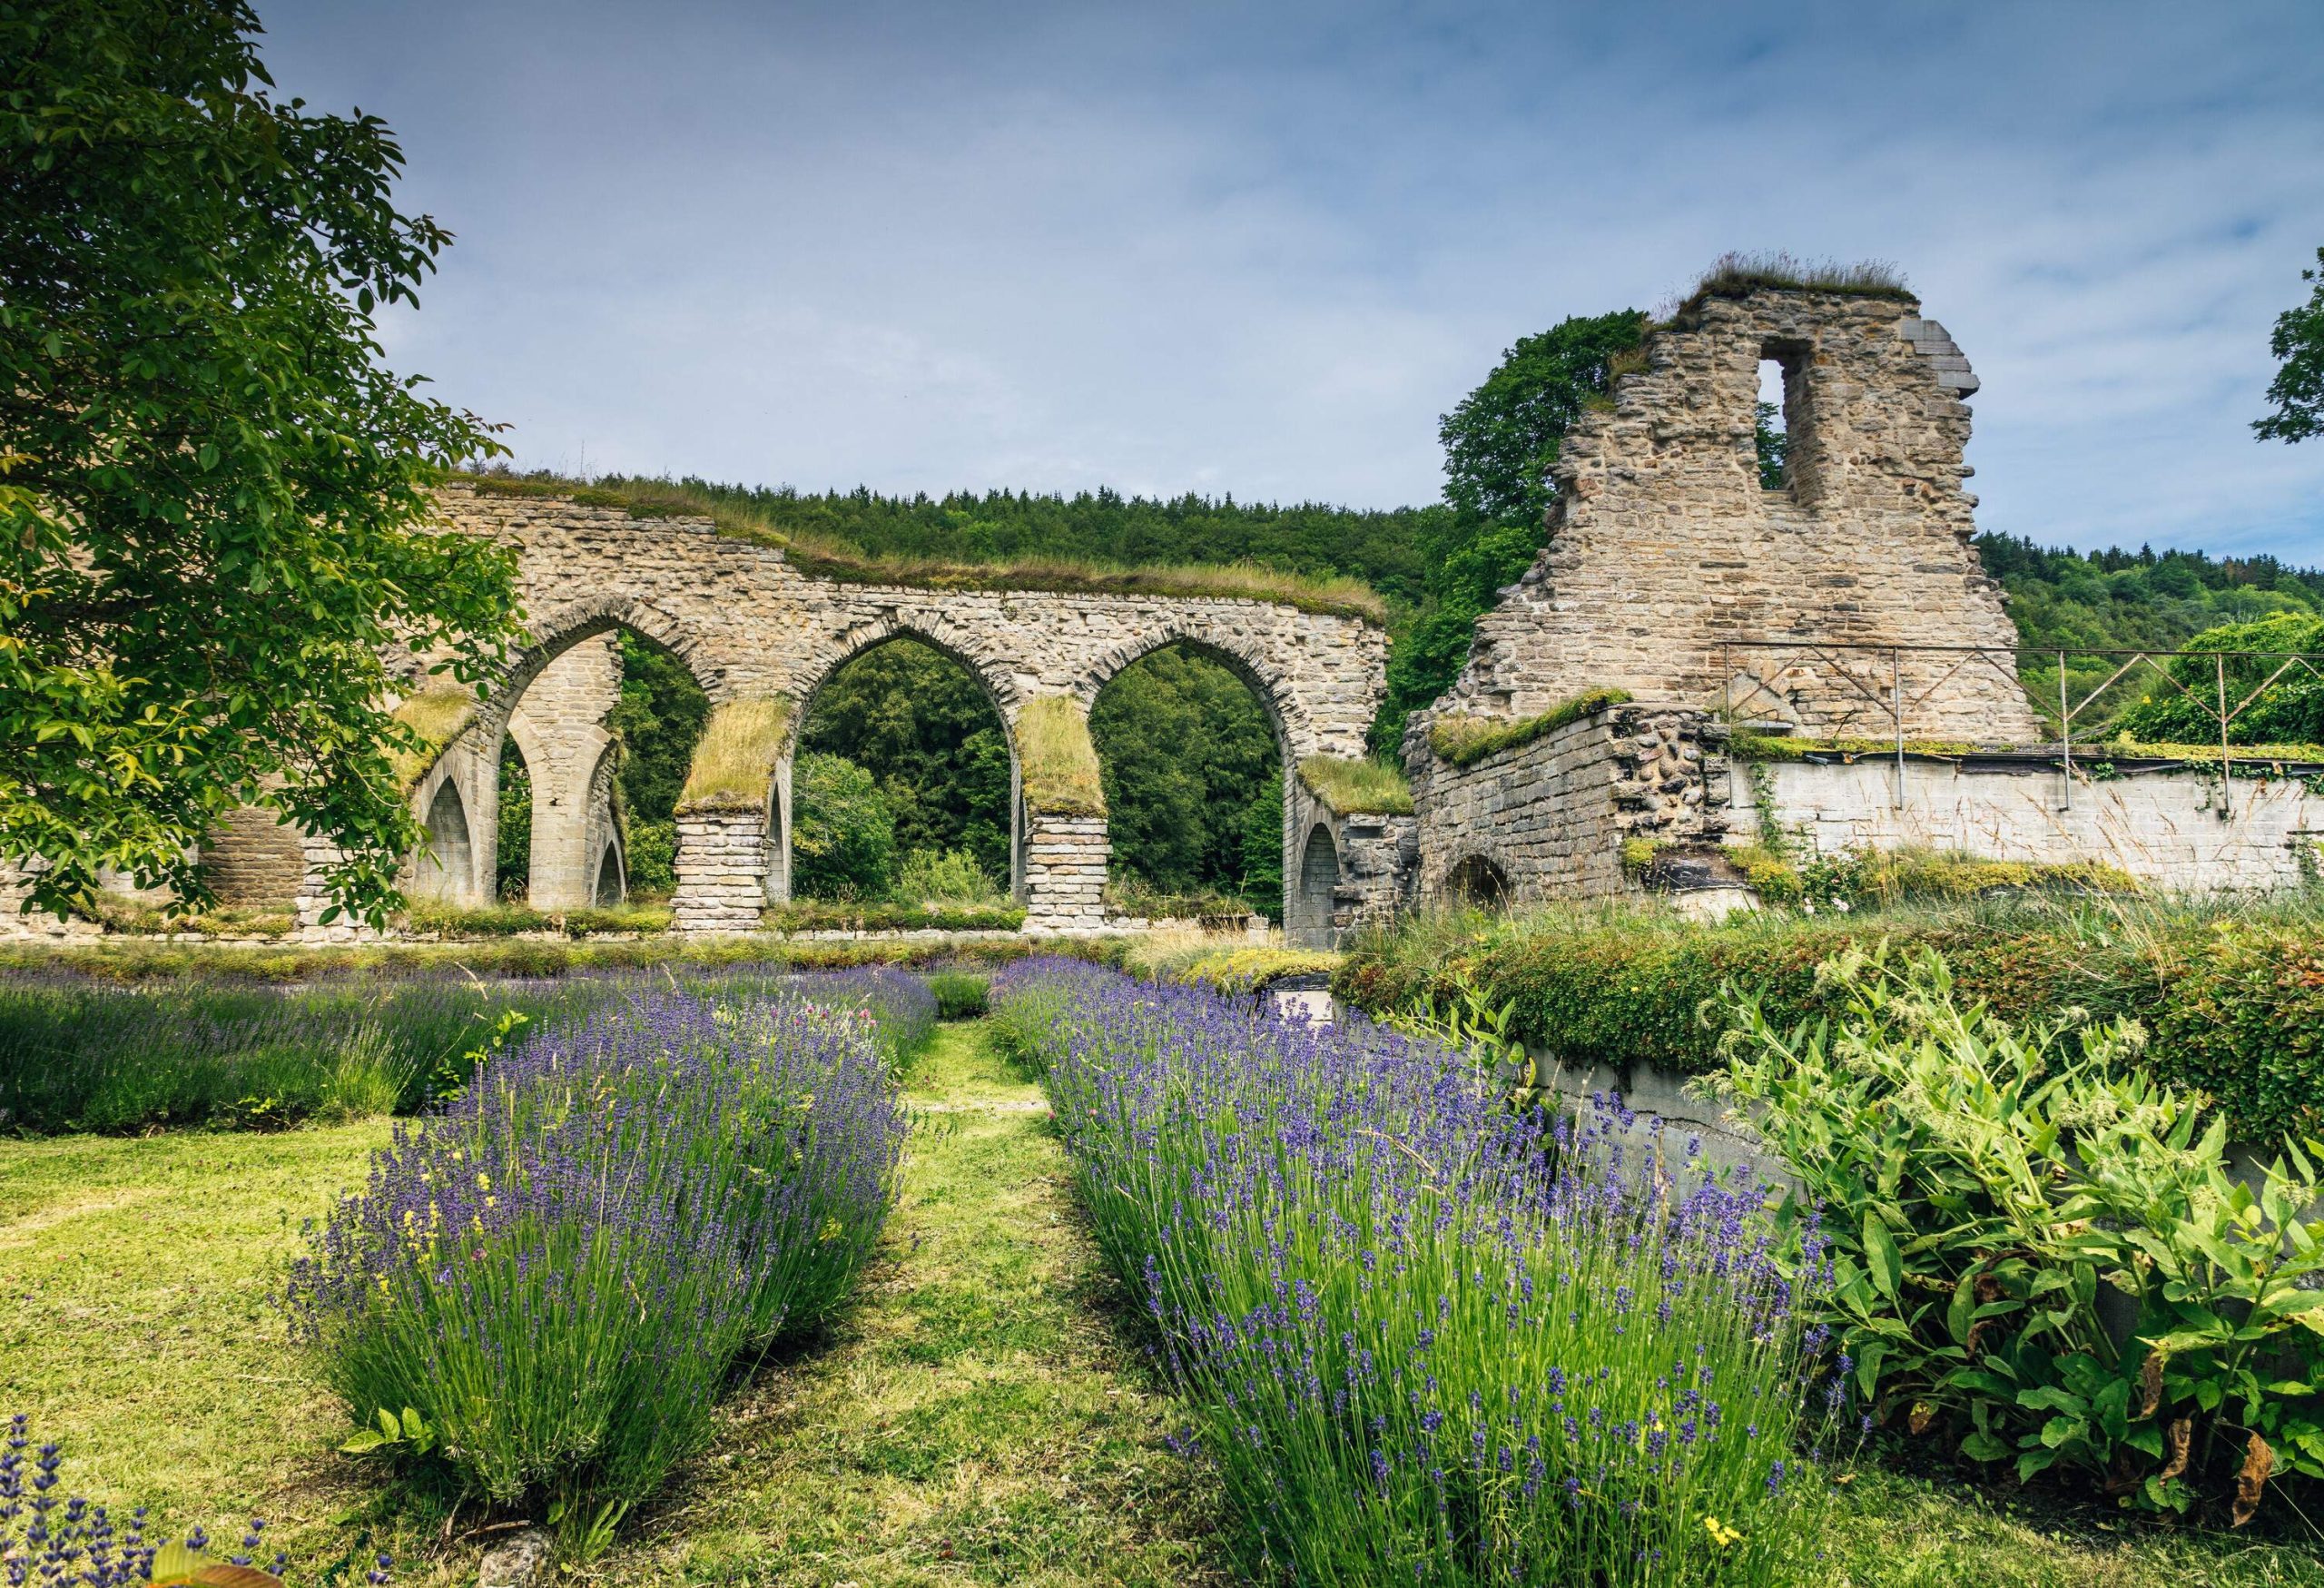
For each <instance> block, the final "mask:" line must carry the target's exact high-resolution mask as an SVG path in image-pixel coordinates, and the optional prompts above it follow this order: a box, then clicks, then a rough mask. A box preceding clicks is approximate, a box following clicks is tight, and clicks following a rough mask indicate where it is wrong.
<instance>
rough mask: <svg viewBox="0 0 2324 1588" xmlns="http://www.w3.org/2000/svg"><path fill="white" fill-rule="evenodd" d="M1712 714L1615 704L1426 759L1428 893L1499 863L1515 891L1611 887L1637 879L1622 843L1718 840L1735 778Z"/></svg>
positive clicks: (1419, 796) (1567, 893)
mask: <svg viewBox="0 0 2324 1588" xmlns="http://www.w3.org/2000/svg"><path fill="white" fill-rule="evenodd" d="M1722 736H1723V735H1721V734H1720V732H1719V730H1718V727H1717V725H1715V724H1714V722H1713V721H1712V719H1711V718H1710V716H1709V714H1708V713H1705V712H1700V711H1693V710H1688V709H1685V708H1682V707H1677V706H1670V705H1646V704H1638V705H1617V706H1610V707H1607V708H1605V709H1604V710H1601V711H1597V712H1593V713H1591V714H1590V715H1587V716H1584V717H1581V718H1578V719H1577V720H1575V721H1573V722H1571V723H1568V724H1567V725H1565V726H1563V727H1561V728H1558V729H1556V730H1554V731H1552V732H1551V733H1547V734H1544V735H1541V737H1540V738H1538V739H1535V740H1533V741H1531V743H1529V744H1524V745H1516V746H1513V747H1512V748H1510V749H1507V750H1503V751H1501V752H1499V753H1497V754H1495V755H1488V756H1486V757H1485V758H1484V759H1483V760H1482V761H1479V762H1477V763H1475V764H1472V765H1470V766H1455V765H1454V764H1452V763H1451V762H1450V761H1446V760H1444V759H1443V758H1441V757H1439V756H1436V755H1429V756H1428V757H1427V758H1426V759H1425V760H1424V761H1422V762H1420V763H1418V764H1416V765H1415V768H1414V772H1415V776H1414V779H1413V806H1414V808H1415V809H1416V810H1417V811H1418V812H1419V813H1420V814H1419V818H1418V820H1419V852H1420V866H1419V871H1418V873H1417V875H1416V876H1415V877H1414V879H1413V883H1414V886H1415V888H1416V890H1417V892H1418V893H1419V895H1420V896H1421V897H1423V898H1425V899H1446V898H1450V897H1452V896H1455V895H1456V894H1457V893H1458V890H1457V889H1456V888H1455V887H1454V886H1453V884H1452V875H1453V873H1454V872H1455V870H1456V868H1458V867H1460V866H1461V865H1462V863H1463V862H1466V861H1469V860H1471V859H1472V858H1478V859H1482V860H1483V861H1485V862H1487V863H1490V864H1491V865H1492V867H1493V869H1494V870H1495V871H1496V872H1498V873H1500V875H1501V877H1502V880H1503V882H1504V883H1506V885H1507V887H1508V890H1509V898H1510V900H1511V901H1512V902H1518V903H1532V902H1541V901H1544V900H1550V899H1585V898H1605V897H1609V896H1611V895H1613V894H1617V893H1623V892H1625V891H1627V890H1628V889H1629V888H1630V886H1631V885H1632V884H1631V883H1630V879H1629V878H1628V877H1626V876H1625V875H1624V873H1623V870H1622V845H1623V844H1624V843H1626V842H1627V841H1628V840H1630V839H1632V838H1643V839H1646V840H1649V842H1652V843H1658V844H1677V845H1692V846H1697V847H1715V846H1717V845H1718V843H1720V842H1721V841H1722V840H1723V839H1724V838H1725V836H1726V834H1727V830H1728V815H1729V807H1730V803H1731V791H1732V780H1731V778H1730V776H1729V774H1728V767H1727V764H1726V762H1725V760H1724V759H1723V758H1722V757H1721V756H1719V755H1718V754H1717V752H1716V748H1715V746H1716V745H1717V744H1718V742H1720V740H1721V738H1722Z"/></svg>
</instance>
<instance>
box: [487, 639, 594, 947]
mask: <svg viewBox="0 0 2324 1588" xmlns="http://www.w3.org/2000/svg"><path fill="white" fill-rule="evenodd" d="M620 697H621V648H620V646H618V644H616V642H615V639H614V636H612V635H610V634H604V635H598V636H595V637H593V638H590V639H585V640H582V641H581V642H580V643H578V644H577V645H575V646H572V647H571V648H570V649H568V650H567V651H566V653H565V654H564V655H563V656H558V657H557V658H556V660H555V661H553V662H551V663H550V664H549V665H548V666H547V667H545V668H543V669H542V670H541V674H540V676H538V677H537V678H536V679H534V680H533V682H532V684H531V685H530V686H528V687H527V689H526V690H525V697H524V699H522V700H521V701H519V702H518V703H517V710H516V712H515V714H514V715H512V716H511V717H510V718H509V721H508V732H509V735H511V736H512V737H513V738H515V739H516V741H517V748H518V749H519V750H522V751H523V752H524V753H525V771H526V773H527V775H529V776H530V777H531V779H532V784H533V847H532V855H531V873H532V881H531V884H530V886H529V887H528V888H527V898H528V899H529V900H530V901H531V902H532V905H533V907H534V908H535V909H537V910H579V909H586V908H587V907H588V906H589V905H590V904H592V903H594V902H596V900H595V897H594V893H593V887H592V884H593V883H595V882H596V869H597V861H598V857H599V855H600V854H601V853H602V852H603V849H604V843H603V834H604V833H605V831H606V822H605V821H604V820H603V819H601V817H600V814H599V813H598V812H596V811H595V810H593V809H592V805H593V804H594V801H593V795H594V796H596V797H597V798H602V797H603V795H604V792H605V791H604V789H603V788H601V787H600V785H599V779H598V776H597V774H598V771H599V768H600V766H601V764H603V762H604V760H605V757H606V748H607V746H609V745H611V744H612V743H613V735H612V734H611V733H609V732H608V731H607V730H606V725H605V724H606V715H607V714H608V713H610V712H611V711H612V710H613V708H614V705H615V702H616V701H617V700H619V699H620Z"/></svg>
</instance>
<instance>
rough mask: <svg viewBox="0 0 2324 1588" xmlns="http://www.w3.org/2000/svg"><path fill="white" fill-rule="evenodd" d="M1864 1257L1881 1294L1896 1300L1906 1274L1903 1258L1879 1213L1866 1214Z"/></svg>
mask: <svg viewBox="0 0 2324 1588" xmlns="http://www.w3.org/2000/svg"><path fill="white" fill-rule="evenodd" d="M1864 1257H1865V1263H1866V1267H1867V1269H1868V1270H1869V1271H1870V1273H1871V1275H1872V1282H1873V1283H1874V1284H1875V1285H1876V1286H1878V1287H1879V1288H1880V1294H1882V1295H1883V1296H1886V1297H1888V1298H1889V1299H1891V1300H1894V1299H1895V1298H1896V1287H1897V1285H1898V1283H1899V1282H1900V1281H1901V1279H1902V1278H1903V1276H1904V1262H1903V1259H1901V1258H1898V1257H1897V1255H1896V1241H1895V1240H1894V1239H1893V1238H1891V1237H1890V1236H1889V1234H1888V1227H1887V1225H1886V1224H1884V1223H1882V1222H1881V1219H1880V1216H1879V1215H1878V1214H1877V1213H1872V1212H1867V1213H1866V1214H1865V1216H1864Z"/></svg>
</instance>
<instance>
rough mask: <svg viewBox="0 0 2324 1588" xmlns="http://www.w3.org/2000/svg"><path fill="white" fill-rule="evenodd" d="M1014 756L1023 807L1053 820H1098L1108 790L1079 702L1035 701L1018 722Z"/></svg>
mask: <svg viewBox="0 0 2324 1588" xmlns="http://www.w3.org/2000/svg"><path fill="white" fill-rule="evenodd" d="M1017 753H1018V755H1019V759H1020V761H1021V764H1023V767H1024V774H1025V804H1027V805H1029V806H1030V807H1031V808H1032V809H1034V810H1036V811H1039V812H1042V813H1043V814H1048V815H1053V816H1102V815H1104V814H1106V787H1105V783H1104V781H1103V780H1102V779H1101V778H1100V776H1099V775H1098V747H1097V746H1096V745H1094V744H1092V743H1091V742H1090V739H1089V719H1088V717H1086V716H1084V715H1082V712H1081V705H1080V702H1078V701H1077V700H1075V699H1074V698H1073V697H1072V696H1070V695H1036V696H1035V697H1034V698H1032V699H1031V700H1029V701H1027V702H1026V703H1025V709H1024V711H1023V712H1022V713H1020V714H1019V716H1018V718H1017Z"/></svg>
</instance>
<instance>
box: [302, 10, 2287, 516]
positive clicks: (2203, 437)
mask: <svg viewBox="0 0 2324 1588" xmlns="http://www.w3.org/2000/svg"><path fill="white" fill-rule="evenodd" d="M265 10H266V11H267V13H268V16H267V19H268V22H269V25H271V27H272V28H273V29H274V30H275V31H274V34H273V35H272V37H271V40H270V43H269V46H268V49H269V56H270V59H271V63H272V64H273V66H274V68H275V72H276V75H277V77H278V78H279V79H280V80H281V82H282V83H283V84H284V85H285V87H286V88H287V89H290V90H291V91H293V92H299V93H303V94H306V95H307V96H308V97H309V98H310V100H313V101H315V102H316V103H319V104H339V105H344V104H362V105H363V107H364V108H366V109H369V110H374V111H377V112H379V113H382V114H384V115H386V116H387V117H388V119H389V122H390V123H392V124H393V125H394V126H396V127H397V129H398V130H399V133H401V134H402V135H403V137H404V139H405V142H406V144H407V146H408V148H409V153H410V155H411V168H410V181H409V195H410V197H411V198H412V200H413V202H418V203H420V204H422V205H424V206H425V207H427V208H428V209H430V210H432V211H433V212H436V213H437V214H438V216H439V218H441V219H443V220H444V221H445V222H447V223H448V224H449V225H450V226H452V227H453V229H454V230H455V231H457V232H459V233H460V237H461V241H460V242H459V244H458V246H457V247H456V248H455V249H454V251H453V252H451V253H450V254H449V255H448V257H447V260H446V261H445V269H444V273H443V275H442V277H441V278H440V279H439V281H438V282H437V283H436V284H435V285H434V288H433V290H432V291H430V292H428V294H426V297H425V301H426V308H425V310H424V311H423V312H421V313H420V314H419V315H418V316H416V317H411V318H408V319H405V320H402V321H399V322H398V323H397V324H396V325H395V326H394V327H393V328H392V338H393V345H394V353H395V357H396V358H397V360H399V363H400V364H402V365H405V366H409V367H410V368H414V369H419V370H426V371H427V372H428V373H430V374H431V375H433V376H435V377H436V379H437V381H438V390H440V391H441V392H443V393H444V394H445V395H447V396H448V397H450V398H452V399H455V400H458V401H461V402H464V403H466V404H468V405H469V406H471V407H474V408H476V409H478V410H479V411H482V412H484V413H486V414H487V415H489V416H491V417H494V418H497V419H506V420H508V421H510V422H511V423H512V424H513V425H514V427H515V429H514V431H513V433H512V434H513V439H514V441H515V443H516V445H517V449H518V451H519V454H520V456H521V457H522V458H523V459H527V460H528V461H539V462H547V463H563V464H567V465H570V464H574V463H576V462H577V461H578V460H579V459H581V457H582V456H583V455H584V449H586V459H587V460H588V461H589V463H590V464H591V465H592V466H594V467H599V468H623V469H649V470H662V469H667V470H670V471H673V472H690V473H699V474H706V475H711V476H714V477H721V478H739V479H751V480H766V481H773V480H788V481H790V482H793V483H795V484H798V485H801V486H804V487H811V488H820V487H823V486H841V487H847V486H852V485H854V484H857V483H859V482H862V483H868V484H872V485H874V486H877V487H880V488H885V489H902V490H912V489H928V490H943V489H946V488H951V487H957V486H966V487H974V488H981V487H985V486H997V485H1009V486H1018V487H1024V486H1030V487H1037V488H1059V489H1074V488H1081V487H1085V486H1095V485H1097V484H1099V483H1105V484H1111V485H1114V486H1116V487H1118V488H1125V489H1133V490H1148V491H1177V490H1182V489H1187V488H1193V489H1198V490H1206V491H1221V490H1232V491H1233V492H1234V493H1235V494H1236V495H1237V496H1239V497H1245V498H1252V497H1279V498H1327V499H1334V500H1344V501H1351V502H1357V503H1367V504H1379V505H1385V504H1392V503H1400V502H1406V501H1414V500H1424V499H1428V498H1432V497H1433V495H1434V493H1435V490H1436V488H1437V484H1438V453H1437V449H1436V444H1435V420H1436V416H1437V415H1438V414H1439V413H1440V412H1442V411H1443V409H1446V408H1447V407H1449V406H1450V405H1451V404H1452V402H1454V401H1456V400H1457V399H1459V397H1460V396H1461V394H1462V392H1463V391H1465V390H1467V389H1468V388H1469V387H1470V386H1472V385H1473V384H1474V383H1475V381H1476V380H1478V379H1479V378H1480V377H1481V376H1482V373H1483V372H1484V370H1486V369H1488V368H1489V367H1490V366H1491V364H1492V361H1493V360H1494V359H1495V358H1496V357H1497V356H1498V354H1499V352H1500V350H1501V349H1502V347H1504V346H1506V345H1507V344H1508V343H1509V342H1510V341H1512V340H1515V339H1516V338H1517V337H1519V336H1521V335H1525V334H1527V333H1529V332H1531V331H1533V330H1540V329H1541V328H1542V327H1543V326H1546V325H1548V324H1550V323H1551V322H1553V321H1555V320H1557V319H1559V318H1560V317H1561V316H1563V315H1566V314H1570V313H1595V312H1600V311H1604V310H1606V309H1610V308H1614V307H1619V306H1622V305H1625V304H1630V305H1637V306H1640V307H1651V306H1652V305H1653V304H1654V303H1655V302H1656V301H1658V300H1659V299H1662V298H1665V297H1667V296H1669V295H1670V294H1672V293H1674V292H1676V291H1679V290H1681V289H1683V287H1684V286H1685V285H1686V284H1687V281H1688V280H1689V277H1690V275H1691V272H1692V271H1695V270H1698V269H1699V268H1700V266H1701V265H1703V264H1704V263H1706V262H1707V261H1709V259H1710V258H1711V257H1713V256H1714V255H1716V254H1718V253H1719V252H1723V251H1725V250H1726V249H1728V248H1734V247H1743V248H1768V247H1783V248H1789V249H1792V250H1794V251H1796V252H1807V253H1811V254H1818V255H1821V254H1831V255H1836V256H1840V257H1844V258H1857V257H1867V256H1868V257H1879V258H1886V259H1891V260H1894V261H1897V262H1899V263H1900V264H1902V265H1903V266H1904V267H1905V271H1907V273H1908V274H1909V275H1910V276H1911V278H1912V280H1913V281H1914V282H1915V285H1916V286H1917V287H1918V288H1919V289H1920V291H1921V292H1922V294H1923V297H1924V299H1925V301H1926V303H1927V306H1928V309H1929V311H1930V312H1931V313H1933V314H1935V315H1936V316H1938V317H1939V318H1941V319H1942V320H1944V321H1945V323H1946V324H1947V325H1948V326H1949V327H1950V328H1951V330H1953V332H1954V334H1955V337H1956V338H1957V339H1958V340H1960V341H1961V342H1962V344H1963V345H1964V346H1965V348H1966V349H1967V350H1968V352H1969V355H1970V357H1971V359H1972V360H1973V361H1974V363H1975V364H1976V365H1977V367H1978V370H1979V372H1980V374H1981V375H1982V377H1983V378H1984V383H1985V384H1984V392H1983V393H1982V394H1981V395H1980V397H1979V399H1978V402H1977V427H1976V440H1975V441H1974V444H1973V449H1972V454H1971V456H1972V460H1973V462H1974V463H1975V464H1976V466H1977V468H1978V469H1979V478H1978V480H1977V487H1978V489H1979V490H1980V492H1981V494H1982V496H1983V498H1984V506H1983V508H1981V512H1980V517H1981V519H1982V521H1983V522H1984V524H1985V525H1986V526H1988V527H1989V528H2003V529H2009V530H2013V531H2016V532H2020V533H2025V534H2030V535H2033V536H2035V537H2037V538H2043V539H2045V540H2058V541H2067V542H2073V543H2078V544H2104V543H2107V542H2110V541H2123V542H2131V543H2135V542H2137V541H2141V540H2151V541H2153V542H2156V543H2158V544H2161V543H2165V542H2169V543H2175V544H2181V545H2203V546H2208V547H2214V548H2217V549H2221V550H2255V549H2272V550H2275V551H2277V552H2279V553H2280V554H2281V555H2285V556H2288V557H2298V558H2302V559H2306V560H2310V561H2319V562H2324V443H2309V445H2308V446H2307V447H2305V448H2285V447H2281V446H2261V445H2260V444H2259V443H2257V442H2255V441H2254V440H2253V439H2251V437H2250V431H2249V429H2248V424H2249V421H2250V419H2252V418H2254V417H2256V416H2257V415H2258V413H2259V412H2260V392H2261V390H2262V389H2263V388H2264V387H2265V385H2266V382H2267V380H2268V378H2269V374H2270V360H2269V359H2268V356H2267V349H2266V338H2267V332H2268V329H2269V326H2270V323H2271V322H2272V321H2273V318H2274V316H2275V314H2276V313H2277V312H2279V311H2280V310H2282V309H2283V308H2285V307H2288V306H2289V305H2290V303H2291V302H2292V301H2294V299H2295V298H2296V297H2298V296H2299V293H2300V291H2302V290H2303V289H2301V287H2300V284H2299V280H2298V271H2299V267H2300V265H2301V264H2303V263H2305V262H2310V261H2312V260H2313V258H2314V250H2315V248H2316V247H2317V246H2318V244H2319V243H2324V101H2319V98H2318V96H2317V95H2316V94H2315V91H2314V81H2315V69H2316V65H2317V63H2318V61H2319V59H2320V58H2324V11H2319V10H2318V9H2317V8H2316V7H2315V6H2314V5H2312V4H2310V3H2309V0H2259V3H2253V4H2247V5H2238V6H2235V7H2227V8H2221V7H2213V8H2204V9H2202V10H2201V11H2196V10H2192V9H2190V8H2185V7H2176V6H2168V5H2159V4H2158V5H2150V4H2120V3H2116V4H2054V5H2043V6H2039V7H2032V6H2011V7H2003V6H1993V7H1964V6H1960V5H1951V4H1927V5H1882V6H1869V7H1868V6H1864V5H1839V4H1830V5H1806V6H1795V7H1790V8H1787V9H1786V10H1785V11H1784V12H1783V13H1782V14H1781V15H1779V16H1772V15H1768V14H1766V12H1765V8H1760V7H1738V6H1732V5H1712V4H1707V3H1706V4H1699V5H1647V6H1630V7H1622V8H1608V7H1599V6H1589V5H1571V6H1545V5H1508V6H1492V5H1478V6H1465V7H1455V6H1447V7H1432V8H1429V9H1428V10H1426V11H1417V10H1414V9H1413V8H1411V7H1408V6H1404V5H1394V4H1389V3H1386V0H1382V3H1379V4H1356V5H1315V6H1304V5H1289V6H1284V5H1277V6H1268V7H1251V6H1239V5H1212V6H1198V7H1194V6H1190V7H1144V6H1137V7H1109V6H1105V5H1091V4H1079V3H1077V4H1056V5H1049V4H1040V5H1035V4H1017V5H932V4H931V5H876V4H874V5H846V6H841V5H778V6H765V5H744V4H739V3H738V4H733V5H716V4H710V3H706V0H697V3H692V4H678V5H662V6H655V7H641V6H634V5H615V4H610V3H608V4H602V5H574V4H552V3H550V0H511V3H508V4H500V5H491V4H467V5H461V4H458V3H457V0H423V3H420V4H412V5H400V6H397V7H380V6H376V5H368V4H360V3H359V0H299V3H298V4H295V5H293V4H291V3H290V0H283V3H281V4H278V5H272V6H268V7H265Z"/></svg>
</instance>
